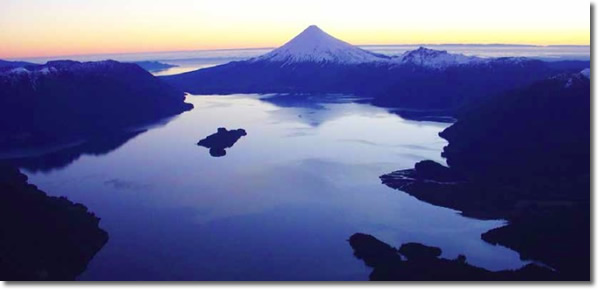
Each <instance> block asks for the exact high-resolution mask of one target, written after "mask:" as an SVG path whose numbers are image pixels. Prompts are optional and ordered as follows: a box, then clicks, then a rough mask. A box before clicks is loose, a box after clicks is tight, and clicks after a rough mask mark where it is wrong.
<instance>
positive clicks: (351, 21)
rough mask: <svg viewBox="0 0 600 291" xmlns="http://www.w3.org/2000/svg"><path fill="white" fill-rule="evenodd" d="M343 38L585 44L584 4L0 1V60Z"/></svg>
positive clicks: (364, 41) (509, 0)
mask: <svg viewBox="0 0 600 291" xmlns="http://www.w3.org/2000/svg"><path fill="white" fill-rule="evenodd" d="M311 24H316V25H318V26H319V27H321V28H322V29H323V30H325V31H327V32H328V33H330V34H332V35H334V36H336V37H338V38H340V39H343V40H345V41H347V42H350V43H352V44H421V43H429V44H434V43H512V44H540V45H550V44H583V45H589V43H590V4H589V2H585V1H573V0H571V1H566V0H565V1H548V0H546V1H538V0H533V1H532V0H527V1H525V0H519V1H515V0H504V1H493V2H492V1H462V0H452V1H432V0H429V1H393V0H387V1H386V0H361V1H354V0H346V1H326V0H286V1H283V0H279V1H273V0H251V1H242V0H237V1H233V0H219V1H202V0H196V1H193V0H168V1H167V0H87V1H79V0H0V58H19V57H36V56H61V55H78V54H101V53H126V52H155V51H175V50H197V49H217V48H250V47H274V46H279V45H281V44H283V43H285V42H286V41H287V40H289V39H290V38H292V37H293V36H295V35H296V34H298V33H299V32H300V31H302V30H303V29H304V28H306V27H307V26H308V25H311Z"/></svg>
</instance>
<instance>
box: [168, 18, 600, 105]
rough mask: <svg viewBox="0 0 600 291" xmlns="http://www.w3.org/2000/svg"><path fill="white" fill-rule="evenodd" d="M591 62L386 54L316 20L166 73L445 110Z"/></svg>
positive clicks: (188, 82)
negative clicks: (247, 55)
mask: <svg viewBox="0 0 600 291" xmlns="http://www.w3.org/2000/svg"><path fill="white" fill-rule="evenodd" d="M586 67H589V62H587V61H561V62H543V61H539V60H534V59H527V58H506V57H505V58H480V57H474V56H465V55H462V54H452V53H448V52H447V51H441V50H432V49H428V48H424V47H420V48H418V49H416V50H411V51H407V52H405V53H403V54H401V55H398V56H387V55H382V54H377V53H373V52H370V51H367V50H364V49H361V48H358V47H356V46H353V45H351V44H348V43H346V42H344V41H341V40H338V39H336V38H334V37H332V36H331V35H329V34H327V33H325V32H324V31H322V30H321V29H319V28H318V27H316V26H310V27H308V28H307V29H305V30H304V31H303V32H302V33H300V34H299V35H298V36H296V37H294V38H293V39H292V40H290V41H289V42H288V43H286V44H284V45H283V46H281V47H279V48H277V49H275V50H273V51H271V52H269V53H267V54H265V55H262V56H259V57H255V58H252V59H249V60H245V61H237V62H230V63H227V64H224V65H220V66H216V67H212V68H206V69H200V70H197V71H193V72H188V73H183V74H179V75H173V76H164V77H161V78H162V79H164V80H165V81H167V82H168V83H170V84H172V85H174V86H175V87H177V88H180V89H181V90H183V91H186V92H190V93H193V94H230V93H345V94H356V95H360V96H364V97H373V98H374V101H373V102H374V103H375V104H378V105H384V106H394V107H403V108H413V109H419V110H440V109H454V108H459V107H461V106H463V105H465V104H469V103H471V102H473V100H477V99H479V98H483V97H484V96H490V95H494V94H498V93H501V92H503V91H505V90H508V89H512V88H516V87H521V86H524V85H527V84H530V83H532V82H534V81H537V80H541V79H544V78H547V77H550V76H553V75H556V74H558V73H561V72H578V71H581V70H582V69H584V68H586Z"/></svg>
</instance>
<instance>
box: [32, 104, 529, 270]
mask: <svg viewBox="0 0 600 291" xmlns="http://www.w3.org/2000/svg"><path fill="white" fill-rule="evenodd" d="M261 97H268V96H258V95H231V96H188V97H187V102H191V103H193V104H194V106H195V108H194V110H192V111H189V112H185V113H183V114H181V115H179V116H178V117H176V118H173V119H171V120H169V121H168V122H166V124H163V125H160V126H157V127H154V128H151V129H149V130H148V131H146V132H144V133H141V134H139V135H137V136H135V137H133V138H132V139H130V140H128V141H127V142H126V143H124V144H123V145H122V146H120V147H118V148H117V149H115V150H113V151H110V152H108V153H104V154H91V155H85V154H84V155H82V156H81V157H79V158H78V159H76V160H75V161H74V162H72V163H69V164H67V165H63V166H62V167H57V168H54V169H50V170H48V171H34V170H27V171H25V172H26V174H27V175H29V177H30V181H31V183H33V184H36V185H38V186H39V187H40V188H41V189H43V190H44V191H46V192H47V193H49V194H51V195H57V196H63V195H64V196H66V197H68V198H69V199H70V200H72V201H74V202H79V203H83V204H84V205H86V206H88V207H89V209H90V211H93V212H94V213H96V215H98V216H99V217H100V218H101V219H102V220H101V222H100V226H101V227H102V228H103V229H105V230H106V231H107V232H108V233H109V237H110V238H109V241H108V243H107V244H106V245H105V246H104V248H103V249H102V250H101V251H100V252H99V253H98V254H97V255H96V257H95V258H94V259H93V260H92V261H91V263H90V265H89V267H88V269H87V270H86V271H85V272H84V273H83V274H82V275H81V276H80V278H79V279H81V280H367V279H368V274H369V273H370V271H371V270H370V269H369V268H368V267H366V266H365V265H364V264H363V262H362V261H360V260H358V259H356V258H355V257H354V256H353V253H352V249H351V247H350V246H349V244H348V242H347V241H346V240H347V239H348V238H349V237H350V235H352V234H353V233H356V232H363V233H369V234H372V235H374V236H376V237H377V238H379V239H381V240H383V241H385V242H386V243H389V244H391V245H393V246H399V245H400V244H401V243H404V242H413V241H414V242H420V243H424V244H428V245H433V246H439V247H441V248H442V249H443V255H442V256H444V257H447V258H455V257H456V256H457V255H458V254H465V255H466V256H467V261H468V262H470V263H471V264H474V265H478V266H482V267H486V268H489V269H492V270H499V269H507V268H517V267H519V266H522V265H523V264H524V262H522V261H521V260H520V259H519V256H518V254H517V253H515V252H513V251H511V250H509V249H506V248H503V247H500V246H493V245H490V244H487V243H485V242H484V241H482V240H481V238H480V235H481V233H483V232H485V231H487V230H489V229H492V228H495V227H498V226H500V225H502V224H503V222H502V221H481V220H475V219H469V218H465V217H463V216H461V215H460V214H459V213H457V212H456V211H453V210H450V209H446V208H441V207H436V206H432V205H430V204H427V203H424V202H421V201H418V200H417V199H415V198H412V197H411V196H409V195H407V194H405V193H403V192H400V191H397V190H393V189H390V188H388V187H386V186H385V185H382V184H381V182H380V180H379V178H378V177H379V176H380V175H382V174H385V173H388V172H390V171H394V170H398V169H405V168H411V167H412V166H413V165H414V163H416V162H418V161H420V160H423V159H433V160H437V161H439V162H442V163H443V162H444V161H443V159H442V158H441V157H440V152H441V150H442V147H443V146H444V145H445V144H446V142H445V141H444V140H443V139H441V138H439V137H438V135H437V134H438V132H440V131H441V130H443V129H444V128H445V127H447V126H448V124H443V123H433V122H414V121H408V120H404V119H402V118H400V117H398V116H397V115H394V114H391V113H389V112H388V111H387V110H385V109H383V108H377V107H373V106H371V105H366V104H358V103H354V102H352V99H344V98H339V97H340V96H335V98H334V97H331V96H322V97H314V98H312V101H311V102H305V103H303V102H288V100H289V99H282V98H279V99H266V100H261V99H260V98H261ZM275 100H277V101H275ZM333 100H342V101H333ZM218 127H226V128H228V129H237V128H243V129H245V130H246V132H247V135H246V136H243V137H241V138H240V140H238V142H237V143H236V144H235V145H234V146H233V147H231V148H229V149H227V155H226V156H223V157H218V158H217V157H212V156H211V155H209V152H208V149H206V148H204V147H199V146H197V145H196V143H197V142H198V140H200V139H202V138H204V137H206V136H208V135H210V134H212V133H214V132H216V130H217V128H218Z"/></svg>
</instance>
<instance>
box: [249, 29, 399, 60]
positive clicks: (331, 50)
mask: <svg viewBox="0 0 600 291" xmlns="http://www.w3.org/2000/svg"><path fill="white" fill-rule="evenodd" d="M388 60H389V57H387V56H384V55H379V54H376V53H372V52H369V51H366V50H363V49H361V48H358V47H356V46H353V45H351V44H349V43H347V42H344V41H341V40H339V39H337V38H335V37H333V36H331V35H329V34H327V33H326V32H324V31H323V30H321V29H320V28H319V27H317V26H316V25H311V26H309V27H308V28H306V29H305V30H304V31H302V32H301V33H300V34H299V35H297V36H296V37H294V38H293V39H292V40H290V41H289V42H287V43H286V44H284V45H283V46H281V47H279V48H277V49H275V50H273V51H271V52H269V53H267V54H265V55H262V56H259V57H257V58H254V59H253V60H251V61H271V62H281V63H284V65H286V64H291V63H302V62H311V63H338V64H361V63H372V62H385V61H388Z"/></svg>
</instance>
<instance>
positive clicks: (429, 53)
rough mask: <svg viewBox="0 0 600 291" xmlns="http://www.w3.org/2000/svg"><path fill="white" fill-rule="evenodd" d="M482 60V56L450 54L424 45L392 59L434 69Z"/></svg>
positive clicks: (399, 62) (396, 61) (400, 62)
mask: <svg viewBox="0 0 600 291" xmlns="http://www.w3.org/2000/svg"><path fill="white" fill-rule="evenodd" d="M484 61H485V59H483V58H478V57H470V56H465V55H463V54H451V53H448V52H447V51H445V50H433V49H428V48H425V47H419V48H418V49H416V50H411V51H406V52H404V53H403V54H402V55H400V56H398V57H395V58H394V59H393V62H395V63H398V64H413V65H418V66H423V67H429V68H435V69H442V68H447V67H449V66H455V65H466V64H475V63H482V62H484Z"/></svg>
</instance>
